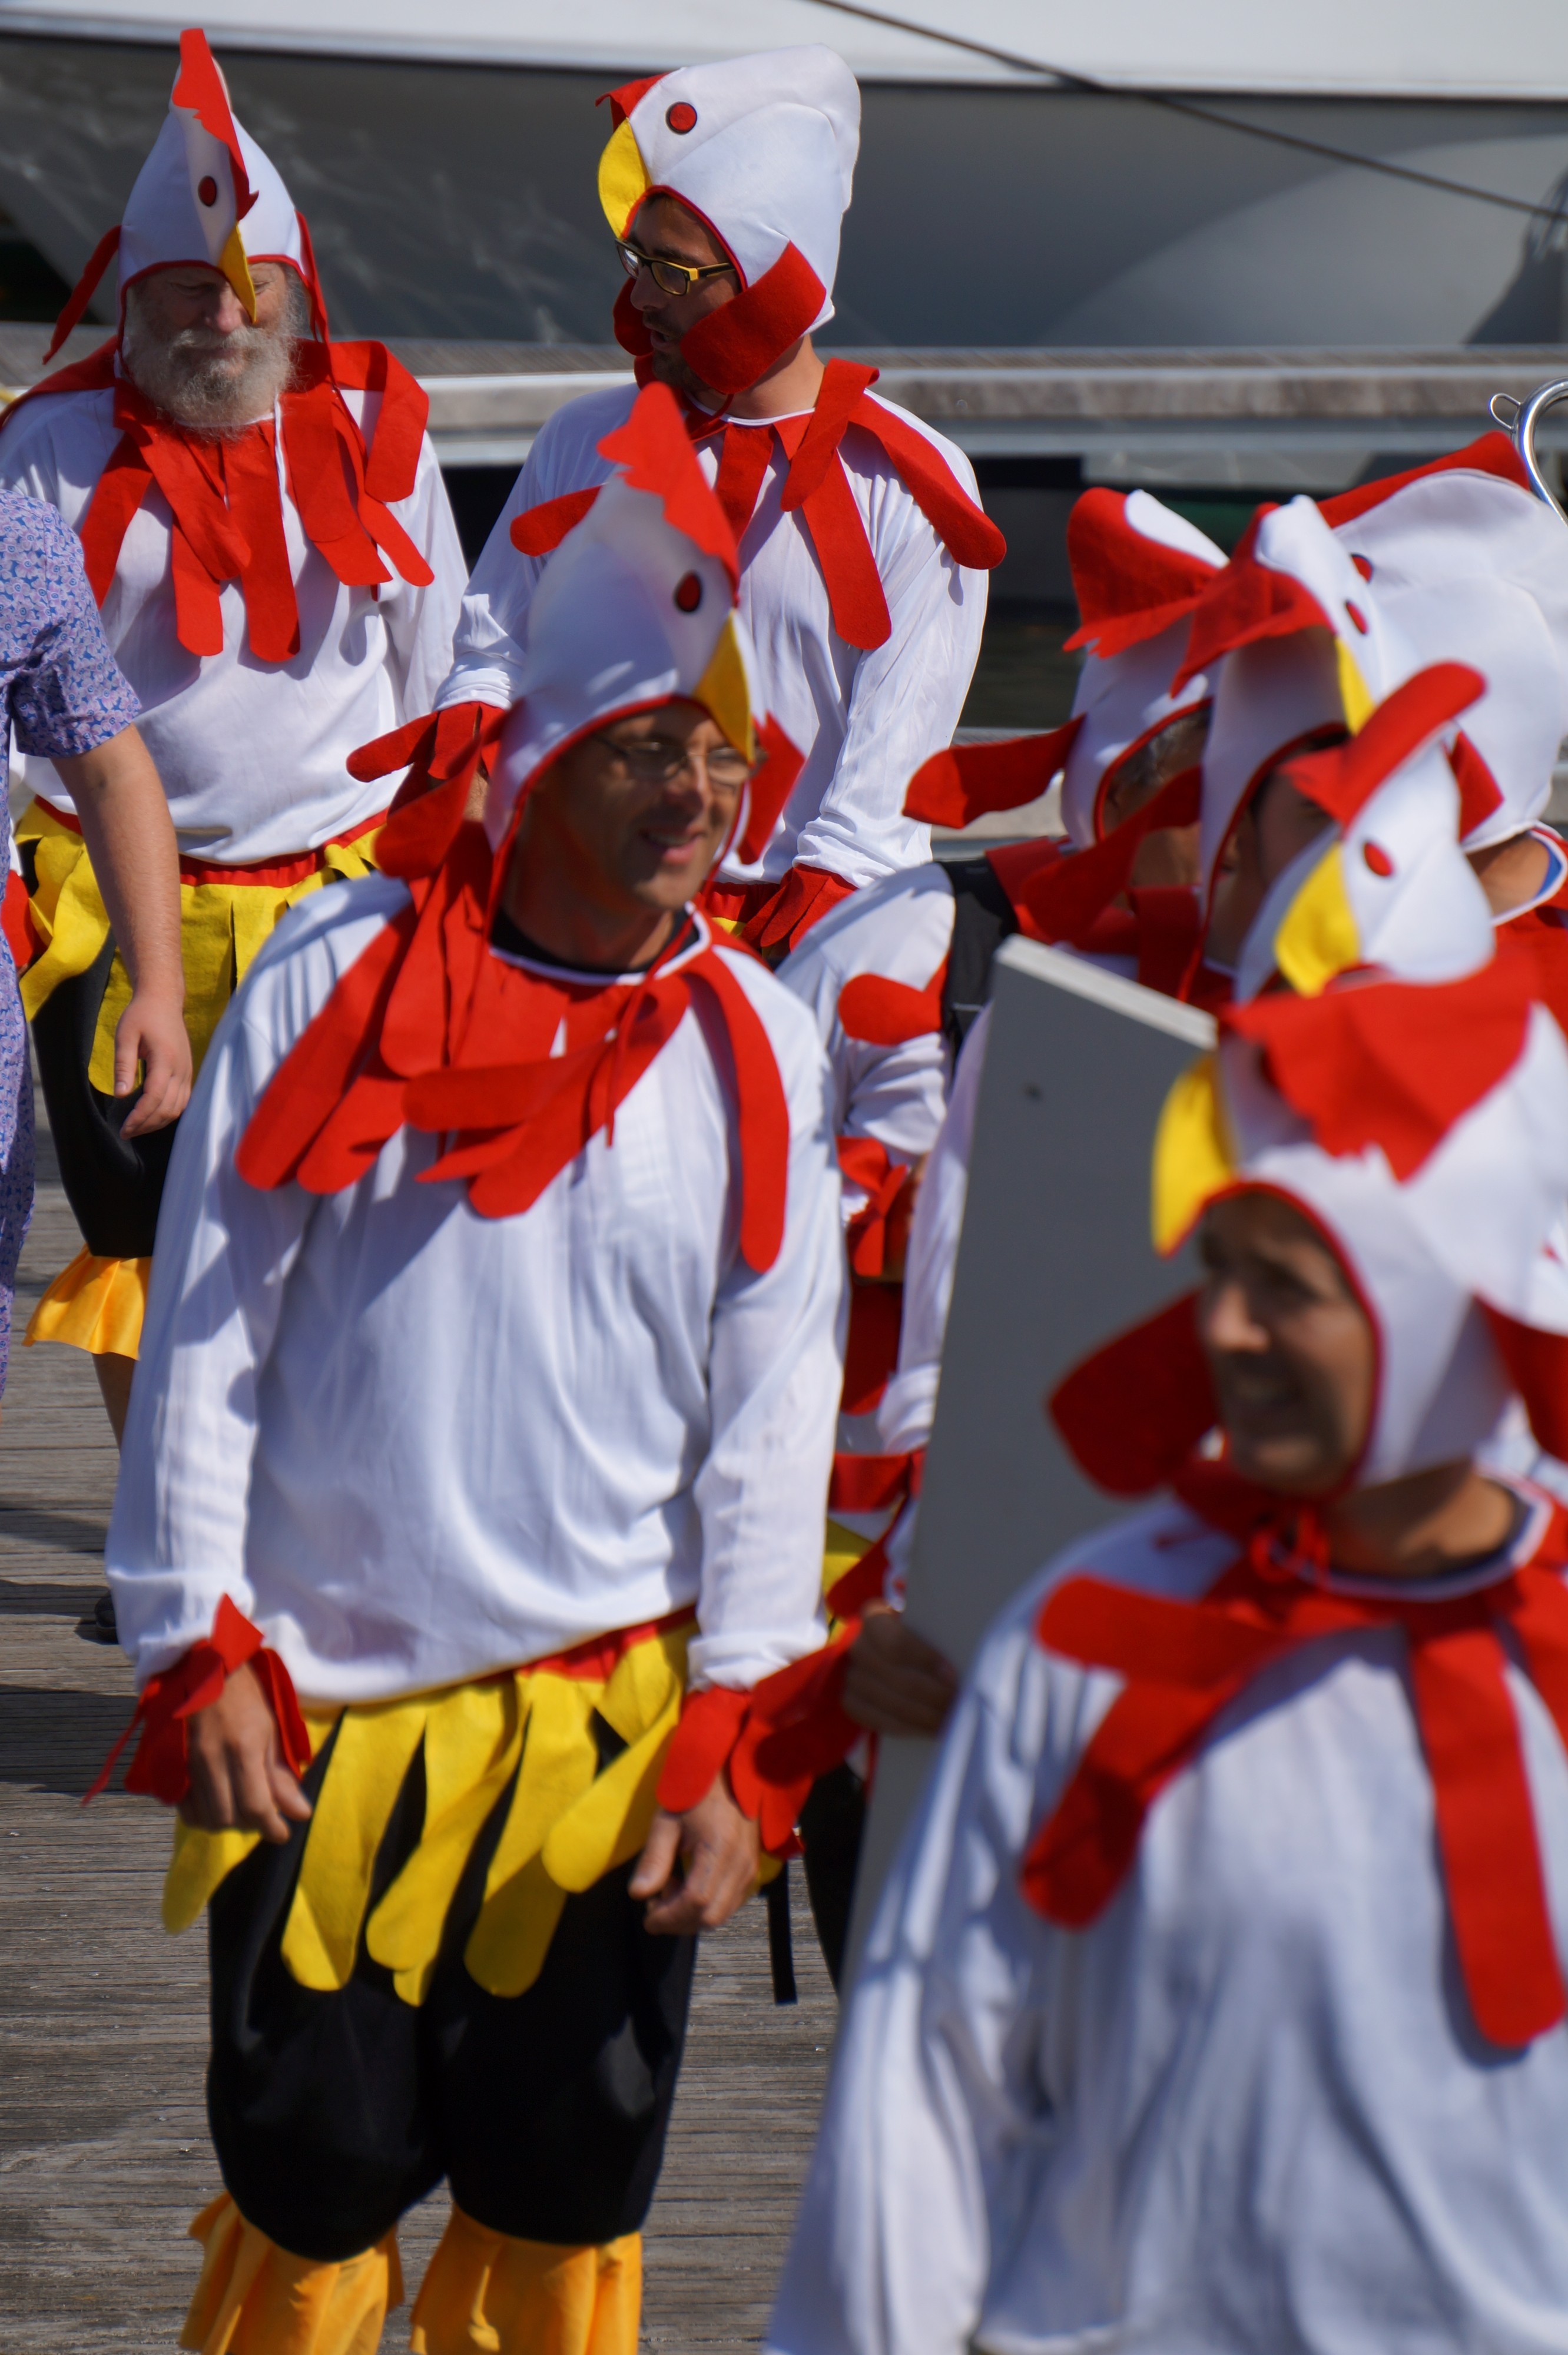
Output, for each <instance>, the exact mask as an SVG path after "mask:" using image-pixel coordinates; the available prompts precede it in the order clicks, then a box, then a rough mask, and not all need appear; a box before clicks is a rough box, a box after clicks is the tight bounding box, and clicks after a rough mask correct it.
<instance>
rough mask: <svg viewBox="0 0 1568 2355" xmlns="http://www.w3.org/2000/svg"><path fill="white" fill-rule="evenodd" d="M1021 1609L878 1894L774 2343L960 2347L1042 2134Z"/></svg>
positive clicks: (973, 1689) (947, 1741) (965, 1698)
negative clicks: (1028, 1896) (1023, 1864)
mask: <svg viewBox="0 0 1568 2355" xmlns="http://www.w3.org/2000/svg"><path fill="white" fill-rule="evenodd" d="M1031 1616H1032V1610H1031V1611H1030V1612H1029V1614H1024V1613H1021V1612H1019V1611H1018V1610H1016V1609H1015V1610H1014V1611H1012V1612H1009V1614H1008V1617H1007V1619H1006V1620H1004V1622H1003V1623H1002V1625H1000V1626H999V1627H998V1628H997V1630H996V1631H995V1632H994V1634H993V1635H992V1636H991V1637H990V1638H989V1639H988V1641H987V1645H986V1646H984V1648H983V1649H982V1652H981V1655H980V1657H979V1659H978V1661H977V1662H976V1668H975V1671H974V1674H973V1677H972V1678H971V1680H970V1681H969V1683H968V1684H967V1685H966V1687H965V1690H964V1692H963V1694H962V1695H961V1697H960V1699H959V1701H958V1704H957V1706H956V1708H955V1710H954V1713H953V1717H952V1720H951V1721H950V1723H949V1725H948V1729H947V1732H946V1734H945V1736H944V1741H943V1744H942V1748H941V1750H940V1752H939V1753H938V1755H937V1758H936V1762H935V1764H934V1766H933V1772H932V1776H931V1780H930V1783H929V1785H928V1786H927V1790H926V1795H925V1798H924V1801H923V1805H922V1807H921V1809H920V1812H919V1814H918V1815H917V1817H915V1819H914V1821H913V1822H912V1825H911V1827H910V1829H909V1832H908V1833H907V1835H906V1837H905V1839H904V1842H903V1846H902V1848H901V1851H900V1854H899V1858H898V1859H897V1862H896V1863H895V1865H894V1868H893V1870H892V1873H891V1878H890V1880H889V1881H888V1884H887V1887H886V1888H885V1890H884V1891H883V1893H882V1897H881V1901H880V1904H879V1906H878V1908H877V1912H876V1915H875V1918H874V1920H873V1923H872V1926H871V1934H870V1938H869V1943H868V1946H867V1951H866V1956H865V1960H864V1961H863V1963H862V1965H861V1967H860V1972H859V1977H858V1978H857V1980H856V1982H855V1987H854V1991H853V1994H852V1996H851V1998H850V2001H849V2004H848V2010H847V2012H846V2015H845V2019H844V2024H843V2026H842V2028H841V2029H840V2030H839V2037H838V2046H837V2052H836V2054H835V2057H834V2063H833V2074H832V2078H831V2081H830V2083H829V2086H828V2093H827V2105H826V2108H825V2110H824V2114H823V2120H822V2127H821V2131H820V2134H819V2136H818V2138H817V2144H816V2152H815V2154H814V2156H813V2158H812V2163H811V2169H810V2172H809V2173H808V2175H807V2177H806V2181H805V2190H804V2193H803V2195H802V2199H801V2205H800V2210H799V2213H798V2216H797V2219H796V2222H795V2234H794V2239H793V2241H792V2243H791V2247H790V2252H789V2255H788V2257H787V2259H786V2261H785V2264H784V2275H783V2279H782V2281H781V2284H780V2287H779V2295H778V2303H777V2306H776V2307H775V2309H774V2313H773V2322H772V2326H771V2328H770V2330H769V2333H768V2338H767V2342H766V2343H767V2346H768V2348H769V2349H770V2350H772V2355H966V2350H968V2349H969V2348H970V2346H971V2343H972V2339H973V2334H974V2332H975V2329H976V2325H977V2324H978V2322H979V2320H980V2317H981V2312H982V2308H983V2306H984V2303H985V2298H986V2290H987V2282H988V2279H989V2276H990V2273H991V2266H992V2253H993V2236H994V2235H996V2237H997V2239H998V2240H1000V2239H1001V2238H1003V2237H1004V2236H1005V2234H1006V2232H1007V2228H1008V2222H1009V2221H1010V2220H1009V2218H1008V2207H1009V2204H1010V2203H1009V2201H1008V2196H1007V2195H1008V2177H1009V2175H1010V2174H1011V2172H1012V2170H1013V2169H1014V2168H1015V2167H1018V2166H1019V2162H1020V2159H1022V2158H1024V2157H1025V2156H1026V2155H1027V2153H1028V2150H1029V2145H1030V2143H1031V2142H1037V2141H1039V2140H1040V2139H1041V2138H1044V2137H1049V2135H1050V2131H1051V2120H1050V2115H1049V2111H1048V2108H1047V2105H1046V2102H1045V2098H1044V2095H1043V2094H1042V2093H1041V2091H1040V2089H1039V2071H1038V2069H1037V2066H1036V2055H1037V2054H1038V2052H1039V2051H1040V2031H1041V2019H1042V2014H1043V2004H1042V1999H1041V1987H1040V1976H1041V1974H1040V1961H1041V1956H1042V1954H1043V1949H1044V1945H1045V1941H1046V1935H1047V1933H1046V1927H1045V1924H1044V1923H1041V1922H1040V1921H1039V1920H1037V1919H1036V1917H1035V1916H1034V1915H1033V1914H1031V1913H1029V1909H1028V1907H1027V1906H1026V1905H1025V1903H1024V1901H1023V1899H1022V1897H1021V1896H1020V1894H1019V1889H1018V1885H1017V1874H1018V1863H1019V1857H1020V1856H1021V1855H1022V1853H1023V1851H1024V1849H1025V1847H1026V1845H1027V1842H1028V1839H1029V1831H1030V1828H1031V1824H1032V1818H1033V1814H1034V1806H1035V1774H1034V1772H1033V1768H1032V1765H1031V1764H1030V1762H1031V1760H1032V1759H1033V1758H1034V1757H1036V1756H1037V1755H1038V1752H1039V1741H1038V1738H1037V1736H1036V1735H1035V1732H1034V1729H1033V1728H1032V1727H1031V1726H1030V1724H1029V1720H1030V1719H1031V1718H1039V1717H1041V1716H1042V1715H1043V1710H1044V1705H1045V1703H1044V1695H1045V1690H1046V1679H1045V1676H1044V1672H1043V1671H1044V1661H1043V1657H1042V1656H1040V1654H1039V1652H1038V1649H1037V1647H1036V1646H1034V1644H1033V1642H1032V1639H1031V1635H1030V1629H1029V1618H1030V1617H1031ZM1031 1654H1032V1655H1033V1656H1034V1657H1032V1658H1031V1657H1029V1656H1030V1655H1031ZM1020 1718H1021V1720H1022V1722H1021V1723H1020ZM1025 2171H1026V2172H1027V2173H1032V2172H1033V2170H1032V2169H1026V2170H1025Z"/></svg>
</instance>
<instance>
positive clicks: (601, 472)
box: [434, 394, 614, 711]
mask: <svg viewBox="0 0 1568 2355" xmlns="http://www.w3.org/2000/svg"><path fill="white" fill-rule="evenodd" d="M589 406H592V410H593V417H594V425H593V426H591V427H588V428H587V429H586V431H587V434H588V438H587V441H586V447H585V446H584V440H585V425H584V421H583V419H582V418H581V417H580V416H578V415H577V414H575V413H574V412H577V411H579V410H582V409H585V408H587V407H589ZM602 410H604V400H603V396H602V395H592V394H591V395H589V396H588V397H587V400H585V401H571V402H569V403H568V404H567V406H566V408H564V409H558V410H556V412H555V414H554V416H553V417H550V418H548V419H547V420H546V421H545V423H544V424H543V426H542V427H541V428H540V430H539V436H538V438H537V440H536V441H535V442H534V445H533V447H532V449H531V450H530V451H529V452H528V457H527V458H526V459H525V461H524V463H523V467H522V471H521V473H520V474H518V476H517V481H516V482H515V483H514V484H513V485H512V490H511V496H510V497H509V498H508V499H507V504H506V506H504V507H503V508H502V510H501V512H500V515H499V517H497V519H496V526H495V528H494V530H493V531H492V532H491V534H490V537H489V538H488V539H487V540H486V541H485V545H484V547H483V549H481V550H480V554H479V561H478V563H477V564H476V565H475V568H474V571H473V575H472V578H471V579H470V581H469V583H468V587H467V590H466V591H465V593H464V598H463V602H462V607H461V610H460V612H459V613H458V617H457V627H456V631H455V633H454V634H453V644H452V667H451V669H450V671H449V673H448V675H447V678H446V683H445V685H444V686H443V687H442V688H441V690H440V692H439V693H438V695H437V696H436V698H435V704H434V708H435V709H436V710H438V711H443V710H445V709H446V708H447V707H448V706H449V705H450V704H453V703H488V704H493V705H495V706H496V708H497V709H499V710H502V711H509V710H510V709H511V708H512V706H513V704H514V703H516V701H517V698H518V696H519V695H521V693H522V691H523V654H524V647H525V644H526V641H527V638H528V607H529V605H530V604H531V603H532V602H533V594H534V591H535V590H536V589H537V588H538V586H539V575H540V573H541V572H542V571H543V570H544V568H545V564H546V562H547V560H548V559H546V558H544V557H539V556H524V555H523V554H522V553H521V552H520V551H519V550H518V549H516V548H514V547H513V545H512V538H511V531H512V525H513V523H514V521H515V520H516V518H517V517H518V516H520V515H524V514H526V513H527V511H528V508H529V507H538V506H544V505H545V503H546V502H547V501H548V500H549V499H558V498H561V497H564V496H565V495H566V493H567V492H569V491H580V490H586V489H587V488H588V487H589V486H590V485H592V484H596V483H604V482H608V480H609V478H610V476H611V474H613V471H614V469H613V467H612V465H611V464H610V462H609V460H608V459H607V458H601V456H600V455H599V453H598V449H597V447H596V440H597V432H596V428H597V426H598V425H599V424H603V427H604V430H606V431H608V428H609V425H610V424H611V423H613V421H614V418H613V414H611V413H606V414H605V415H604V416H603V417H601V411H602Z"/></svg>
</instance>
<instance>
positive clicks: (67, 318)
mask: <svg viewBox="0 0 1568 2355" xmlns="http://www.w3.org/2000/svg"><path fill="white" fill-rule="evenodd" d="M119 250H120V224H119V222H118V221H116V222H115V224H114V227H113V228H112V229H105V230H104V232H103V235H102V236H101V238H100V239H99V240H98V243H97V244H96V245H95V246H94V247H93V249H92V251H91V254H89V256H88V259H87V267H86V269H85V270H84V271H83V272H82V273H81V276H80V278H79V279H78V280H77V282H76V284H75V285H74V287H73V288H72V289H71V292H70V293H69V296H68V297H67V299H66V306H65V309H64V310H63V311H62V312H61V313H60V314H59V318H58V319H57V320H56V321H55V331H54V334H53V335H52V336H50V338H49V346H48V351H46V352H45V354H44V366H45V367H46V368H48V364H49V362H50V361H51V360H52V359H53V357H54V356H55V354H56V353H57V352H58V351H59V347H60V346H61V345H62V344H63V343H64V342H65V339H66V337H67V336H69V334H70V332H71V330H72V328H73V327H79V326H80V325H81V322H82V320H83V319H84V318H85V317H86V315H87V306H88V304H90V303H91V300H92V298H93V296H94V295H95V294H96V293H97V292H98V282H99V281H100V279H101V277H102V275H103V273H104V272H105V271H106V270H107V269H108V267H109V265H110V263H111V262H112V261H113V259H114V257H115V255H116V254H117V253H118V252H119ZM115 340H116V342H118V340H119V339H118V337H116V339H115ZM78 366H79V367H80V361H79V362H78ZM47 389H48V390H49V391H51V392H59V391H63V390H65V389H67V388H65V387H64V386H61V385H58V384H57V385H50V386H48V388H47ZM99 602H100V603H102V602H103V601H102V599H101V598H100V600H99Z"/></svg>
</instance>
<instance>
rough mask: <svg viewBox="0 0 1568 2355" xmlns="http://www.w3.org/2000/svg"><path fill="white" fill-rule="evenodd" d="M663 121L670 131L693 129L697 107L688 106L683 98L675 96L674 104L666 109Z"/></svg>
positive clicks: (694, 127)
mask: <svg viewBox="0 0 1568 2355" xmlns="http://www.w3.org/2000/svg"><path fill="white" fill-rule="evenodd" d="M665 121H666V122H667V123H668V125H669V127H670V129H671V130H672V131H695V130H696V128H697V109H696V107H695V106H688V104H687V101H685V99H684V98H677V101H676V102H675V104H674V105H673V106H672V107H670V108H668V109H667V112H666V114H665Z"/></svg>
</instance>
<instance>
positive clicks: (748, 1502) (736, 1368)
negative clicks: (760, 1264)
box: [690, 956, 846, 1688]
mask: <svg viewBox="0 0 1568 2355" xmlns="http://www.w3.org/2000/svg"><path fill="white" fill-rule="evenodd" d="M726 961H727V962H728V963H729V964H730V966H731V971H732V972H734V973H735V974H736V975H737V977H739V978H740V979H741V982H742V986H744V987H745V988H746V990H747V995H748V996H751V997H752V1001H753V1003H756V1002H757V1001H758V1000H759V999H760V998H763V996H764V993H766V994H768V995H771V996H773V997H774V998H775V1000H776V999H777V997H778V996H780V995H781V993H779V991H778V986H777V984H776V983H775V982H774V981H773V976H772V975H769V974H765V973H763V971H762V970H761V968H760V967H755V966H753V967H752V970H751V971H750V972H747V971H745V969H744V964H745V961H743V960H742V959H741V958H740V957H739V956H731V957H727V959H726ZM784 1007H786V1008H787V1010H788V1012H789V1014H791V1015H793V1017H794V1019H793V1020H789V1021H781V1020H780V1019H779V1018H777V1014H776V1013H775V1012H774V1011H773V1008H772V1007H770V1008H769V1015H770V1018H769V1021H768V1029H769V1034H770V1037H771V1038H772V1040H773V1048H774V1051H775V1053H776V1054H777V1056H778V1060H779V1068H780V1071H781V1073H782V1074H783V1077H784V1088H785V1093H786V1096H787V1098H788V1102H789V1111H790V1158H789V1179H788V1192H787V1197H786V1210H785V1220H784V1243H783V1247H782V1248H781V1250H780V1252H779V1255H778V1257H777V1259H776V1260H775V1261H774V1262H773V1266H772V1267H771V1268H769V1269H768V1270H767V1272H766V1273H764V1274H762V1275H758V1274H756V1273H753V1272H752V1269H751V1268H750V1267H748V1266H747V1265H746V1263H745V1262H744V1261H743V1260H742V1259H741V1256H740V1252H739V1249H738V1247H737V1249H736V1251H735V1252H734V1255H733V1258H732V1262H731V1267H730V1270H729V1273H727V1275H726V1276H725V1278H724V1280H723V1283H722V1284H721V1285H720V1291H719V1295H718V1298H717V1300H716V1301H715V1303H714V1309H713V1321H712V1333H711V1340H710V1344H709V1398H710V1402H711V1426H710V1428H711V1436H710V1440H709V1449H708V1455H707V1457H706V1460H705V1461H704V1463H703V1465H702V1468H701V1470H700V1471H699V1474H698V1476H697V1480H696V1484H695V1495H696V1498H697V1505H698V1509H699V1513H700V1515H701V1519H702V1538H703V1544H702V1577H701V1585H700V1590H699V1602H698V1621H699V1626H700V1630H701V1632H700V1634H699V1636H698V1637H697V1639H696V1640H695V1642H694V1643H693V1644H692V1646H691V1654H690V1660H691V1675H692V1682H693V1685H694V1686H696V1687H701V1686H703V1685H729V1686H732V1687H736V1688H741V1687H749V1686H751V1685H752V1684H755V1683H756V1681H757V1680H758V1678H761V1677H764V1676H768V1675H770V1674H771V1673H772V1671H773V1669H774V1668H784V1667H786V1666H787V1665H788V1663H789V1662H790V1661H791V1660H795V1659H798V1658H799V1657H801V1655H802V1653H804V1652H809V1651H812V1650H814V1649H815V1648H816V1646H817V1645H818V1644H820V1643H821V1641H822V1639H823V1634H824V1620H823V1614H822V1519H823V1513H824V1511H825V1509H826V1506H827V1479H828V1474H829V1471H830V1470H831V1467H832V1462H833V1444H834V1434H835V1431H836V1428H837V1407H838V1393H839V1390H840V1388H841V1386H842V1381H843V1341H844V1321H845V1313H846V1301H845V1278H844V1249H843V1243H842V1241H841V1239H840V1234H839V1211H838V1164H837V1156H836V1155H835V1152H834V1146H833V1134H832V1127H831V1124H830V1122H829V1118H828V1109H827V1073H826V1071H825V1069H824V1067H823V1064H822V1060H821V1054H820V1050H818V1048H817V1046H816V1040H815V1039H812V1038H811V1036H810V1033H809V1030H808V1028H807V1026H806V1024H805V1021H804V1020H803V1018H801V1016H800V1014H799V1011H798V1009H796V1008H795V1007H792V1006H790V1004H789V1001H788V1000H787V999H786V1000H784ZM759 1010H761V1007H759Z"/></svg>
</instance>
